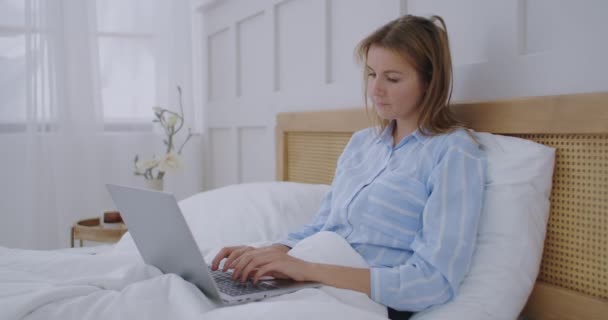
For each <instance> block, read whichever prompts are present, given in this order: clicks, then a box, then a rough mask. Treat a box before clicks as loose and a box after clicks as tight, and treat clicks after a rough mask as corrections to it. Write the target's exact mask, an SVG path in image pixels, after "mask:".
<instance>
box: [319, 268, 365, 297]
mask: <svg viewBox="0 0 608 320" xmlns="http://www.w3.org/2000/svg"><path fill="white" fill-rule="evenodd" d="M309 277H310V278H309V279H308V281H313V282H319V283H322V284H324V285H328V286H332V287H336V288H342V289H350V290H355V291H359V292H363V293H365V294H366V295H367V296H368V297H369V296H371V292H370V272H369V269H363V268H350V267H342V266H335V265H329V264H321V263H311V265H310V272H309Z"/></svg>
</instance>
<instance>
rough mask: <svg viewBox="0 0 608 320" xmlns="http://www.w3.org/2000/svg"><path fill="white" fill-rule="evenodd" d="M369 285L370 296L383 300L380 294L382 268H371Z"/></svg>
mask: <svg viewBox="0 0 608 320" xmlns="http://www.w3.org/2000/svg"><path fill="white" fill-rule="evenodd" d="M369 276H370V279H369V285H370V288H369V289H370V298H371V299H372V300H374V301H376V302H380V301H382V299H381V297H380V295H381V292H380V287H381V284H380V268H370V269H369Z"/></svg>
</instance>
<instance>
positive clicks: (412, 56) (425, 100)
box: [356, 15, 462, 135]
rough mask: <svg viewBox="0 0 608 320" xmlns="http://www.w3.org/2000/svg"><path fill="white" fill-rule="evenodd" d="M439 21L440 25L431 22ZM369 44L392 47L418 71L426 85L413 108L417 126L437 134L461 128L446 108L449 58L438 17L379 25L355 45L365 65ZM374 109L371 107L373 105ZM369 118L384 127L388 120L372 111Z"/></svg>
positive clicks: (449, 90)
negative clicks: (417, 115)
mask: <svg viewBox="0 0 608 320" xmlns="http://www.w3.org/2000/svg"><path fill="white" fill-rule="evenodd" d="M437 21H438V22H439V23H440V25H438V24H436V23H435V22H437ZM372 46H379V47H382V48H385V49H389V50H392V51H393V52H395V53H397V54H398V55H400V56H401V57H403V58H404V59H405V60H406V61H407V62H408V63H410V64H411V65H412V66H413V67H414V68H415V69H416V71H417V72H418V75H419V77H420V79H421V81H422V82H423V84H424V86H425V87H426V91H425V92H424V93H423V95H422V97H421V99H420V101H419V104H418V106H417V108H418V109H419V114H420V117H419V118H418V129H419V130H420V132H421V133H423V134H426V135H438V134H442V133H447V132H450V131H452V130H454V129H456V128H460V127H462V124H461V123H460V122H459V121H458V120H457V119H456V117H455V116H454V114H453V113H452V111H451V110H450V108H449V105H450V98H451V95H452V58H451V56H450V46H449V42H448V34H447V28H446V25H445V22H444V21H443V19H442V18H441V17H439V16H432V17H431V18H430V19H427V18H423V17H418V16H413V15H405V16H402V17H400V18H398V19H395V20H393V21H391V22H389V23H387V24H386V25H384V26H382V27H380V28H379V29H378V30H376V31H374V32H373V33H372V34H370V35H369V36H367V37H366V38H365V39H363V40H361V42H360V43H359V44H358V45H357V48H356V55H357V57H358V58H359V61H360V62H362V63H363V65H364V66H365V65H367V53H368V51H369V49H370V47H372ZM366 78H367V70H365V68H364V90H363V91H364V94H363V95H364V99H365V100H364V101H365V109H366V111H368V114H369V110H368V109H369V108H368V93H367V86H366V85H365V82H366ZM374 110H375V106H374ZM372 121H373V122H374V124H375V125H377V126H379V127H380V131H382V130H384V129H385V128H386V127H387V125H388V120H386V119H381V118H380V117H379V116H378V114H377V113H376V112H373V115H372Z"/></svg>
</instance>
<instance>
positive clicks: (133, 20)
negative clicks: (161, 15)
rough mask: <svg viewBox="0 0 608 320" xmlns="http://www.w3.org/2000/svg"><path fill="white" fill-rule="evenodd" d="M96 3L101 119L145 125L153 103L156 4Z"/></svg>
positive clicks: (134, 0)
mask: <svg viewBox="0 0 608 320" xmlns="http://www.w3.org/2000/svg"><path fill="white" fill-rule="evenodd" d="M152 2H153V1H152ZM96 4H97V6H96V8H97V40H98V47H99V68H100V70H99V74H100V78H101V83H100V86H101V98H102V105H103V112H104V119H105V120H106V123H108V122H109V123H124V122H129V123H132V122H135V123H137V122H148V123H149V122H150V121H151V119H152V116H153V113H152V111H151V110H152V107H153V106H154V105H155V103H156V100H157V99H156V92H157V88H156V87H157V83H156V81H157V80H156V79H157V65H158V63H157V59H158V56H157V54H156V52H157V50H156V46H157V45H158V37H157V36H156V32H155V23H154V22H155V18H156V17H155V12H157V3H151V1H150V0H129V1H125V0H97V1H96Z"/></svg>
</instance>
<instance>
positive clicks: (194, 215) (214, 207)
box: [115, 182, 329, 254]
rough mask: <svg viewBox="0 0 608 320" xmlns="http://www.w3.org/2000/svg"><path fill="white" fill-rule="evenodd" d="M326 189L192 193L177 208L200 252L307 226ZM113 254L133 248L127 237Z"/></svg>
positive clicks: (235, 188) (280, 185)
mask: <svg viewBox="0 0 608 320" xmlns="http://www.w3.org/2000/svg"><path fill="white" fill-rule="evenodd" d="M328 190H329V186H328V185H322V184H304V183H295V182H258V183H245V184H237V185H231V186H227V187H223V188H218V189H214V190H210V191H207V192H201V193H198V194H195V195H193V196H191V197H189V198H186V199H184V200H182V201H180V203H179V206H180V208H181V210H182V213H183V214H184V217H185V219H186V222H187V223H188V226H189V227H190V230H191V231H192V234H193V235H194V238H195V240H196V242H197V244H198V246H199V248H200V249H201V251H202V252H203V254H207V253H208V252H209V250H211V249H212V248H218V247H222V246H228V245H238V244H251V243H254V242H269V241H277V240H280V239H281V238H283V237H285V236H287V234H288V233H289V232H292V231H296V230H297V229H298V227H299V226H301V225H303V224H305V223H309V222H311V221H312V219H313V217H314V216H315V215H316V213H317V211H318V210H319V206H320V204H321V199H322V198H323V196H324V195H325V193H327V191H328ZM115 250H118V251H129V250H135V245H134V243H133V239H132V238H131V236H130V234H129V233H126V234H125V235H124V236H123V237H122V238H121V239H120V241H119V242H118V243H117V244H116V246H115Z"/></svg>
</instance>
